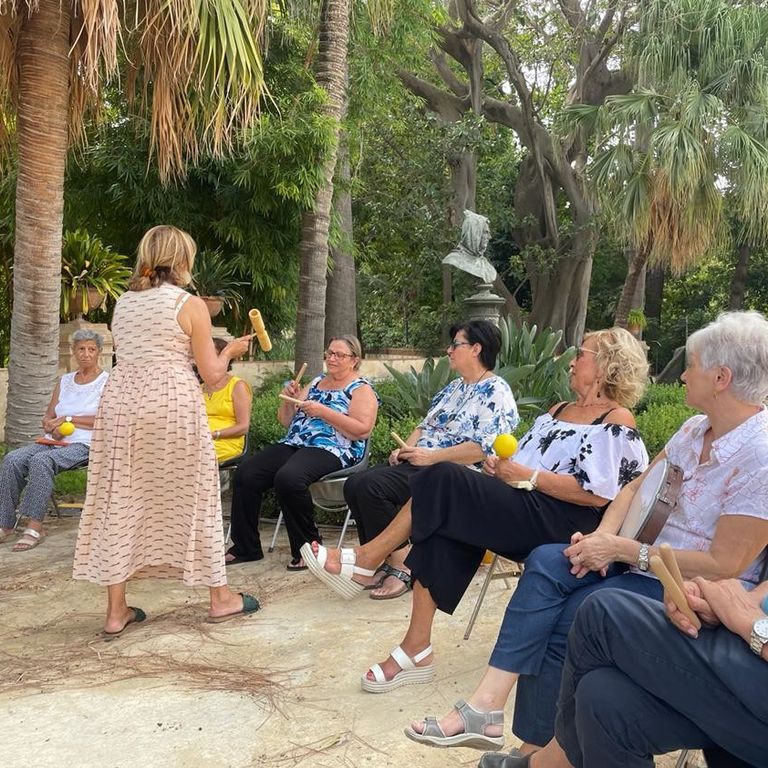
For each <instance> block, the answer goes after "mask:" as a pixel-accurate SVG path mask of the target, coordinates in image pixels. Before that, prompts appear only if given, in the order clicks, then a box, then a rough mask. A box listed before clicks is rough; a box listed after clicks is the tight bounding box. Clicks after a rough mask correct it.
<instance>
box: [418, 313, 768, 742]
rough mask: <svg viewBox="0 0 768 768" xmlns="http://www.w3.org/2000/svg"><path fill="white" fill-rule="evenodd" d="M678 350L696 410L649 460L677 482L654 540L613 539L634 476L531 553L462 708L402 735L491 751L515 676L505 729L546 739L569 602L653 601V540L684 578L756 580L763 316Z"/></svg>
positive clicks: (723, 322)
mask: <svg viewBox="0 0 768 768" xmlns="http://www.w3.org/2000/svg"><path fill="white" fill-rule="evenodd" d="M687 358H688V366H687V368H686V371H685V373H684V374H683V377H682V379H683V381H684V383H685V385H686V399H687V402H688V403H689V405H691V406H693V407H695V408H697V409H698V410H700V411H702V412H703V414H704V415H700V416H694V417H692V418H691V419H689V420H688V421H687V422H686V423H685V424H684V425H683V426H682V427H681V428H680V430H679V431H678V432H677V433H676V434H675V435H674V436H673V437H672V439H671V440H670V441H669V443H668V444H667V446H666V448H665V449H664V451H662V453H661V454H660V456H659V457H657V461H658V460H659V458H662V457H666V458H667V459H669V461H670V462H671V463H673V464H676V465H677V466H679V467H680V468H681V469H682V470H683V474H684V480H683V485H682V489H681V493H680V497H679V499H678V504H677V507H676V508H675V510H674V511H673V512H672V514H671V515H670V517H669V519H668V520H667V523H666V525H665V526H664V528H663V529H662V531H661V533H660V534H659V536H658V538H657V540H656V542H655V544H654V548H649V547H648V546H647V545H641V544H640V543H639V542H637V541H634V540H632V539H626V538H623V537H620V536H617V535H616V532H617V531H618V530H619V528H620V527H621V523H622V521H623V519H624V516H625V514H626V511H627V509H628V507H629V504H630V501H631V499H632V497H633V496H634V494H635V492H636V491H637V488H638V487H639V485H640V483H641V482H642V477H641V478H637V479H636V480H634V481H633V482H631V483H630V484H629V485H627V486H626V487H625V488H624V489H623V490H622V491H621V493H620V494H619V495H618V496H617V497H616V500H615V501H614V502H613V504H611V506H610V507H609V508H608V510H607V511H606V513H605V515H604V516H603V520H602V522H601V523H600V525H599V527H598V529H597V530H596V531H595V532H594V533H592V534H589V535H586V536H583V535H582V534H580V533H576V534H574V536H573V537H572V539H571V545H570V546H566V545H563V544H554V545H545V546H542V547H539V548H537V549H536V550H534V551H533V552H532V553H531V555H530V556H529V558H528V559H527V561H526V567H525V573H524V575H523V577H522V579H521V580H520V583H519V585H518V587H517V589H516V590H515V593H514V594H513V596H512V599H511V600H510V602H509V605H508V607H507V611H506V614H505V616H504V621H503V623H502V626H501V630H500V632H499V638H498V640H497V642H496V647H495V648H494V651H493V654H492V655H491V659H490V666H489V667H488V669H487V671H486V673H485V676H484V677H483V680H482V681H481V683H480V686H479V687H478V688H477V689H476V691H475V692H474V693H473V694H472V696H470V697H469V698H468V700H467V702H468V707H469V710H467V709H466V707H462V708H461V709H463V712H460V711H458V710H457V709H454V710H453V711H452V712H451V713H449V714H448V715H447V716H446V717H444V718H443V719H442V720H440V721H437V722H435V721H431V722H430V723H429V724H426V723H425V722H415V723H413V724H412V725H411V728H410V729H407V730H406V734H407V735H408V736H409V737H410V738H412V739H414V740H416V741H420V742H423V743H427V744H430V745H434V746H473V747H477V748H487V749H493V748H497V749H498V748H499V746H501V743H503V739H501V738H500V737H501V736H502V733H503V709H504V705H505V703H506V701H507V698H508V697H509V694H510V693H511V691H512V688H513V687H514V686H515V684H516V683H517V682H518V679H519V681H520V684H519V686H518V691H517V695H516V697H515V719H514V723H513V730H514V732H515V734H516V735H517V736H518V737H519V738H521V739H523V741H524V742H526V743H527V745H543V744H546V743H547V742H548V741H549V740H550V739H551V737H552V733H553V725H554V719H555V707H556V701H557V694H558V690H559V688H560V678H561V674H562V665H563V659H564V658H565V648H566V639H567V635H568V631H569V629H570V627H571V624H572V622H573V618H574V616H575V614H576V610H577V609H578V607H579V606H580V605H581V603H582V602H583V601H584V599H585V598H586V597H587V596H588V595H589V594H591V593H592V592H594V591H595V590H598V589H602V588H605V587H614V588H618V589H623V590H627V591H630V592H635V593H637V594H641V595H645V596H647V597H651V598H653V599H656V600H660V599H661V597H662V587H661V585H660V584H659V582H658V581H657V580H656V578H655V577H654V576H652V575H651V574H650V573H648V572H647V568H648V559H649V557H650V555H651V554H653V552H654V551H655V548H656V546H658V545H659V544H662V543H668V544H669V545H670V546H671V547H672V548H673V549H674V550H675V553H676V555H677V559H678V562H679V564H680V568H681V570H682V572H683V575H684V576H686V577H688V578H690V577H692V576H697V575H698V576H704V577H706V578H710V579H722V578H730V577H734V576H740V578H742V579H743V580H745V581H747V582H752V583H756V581H757V580H758V578H759V573H760V570H761V565H762V561H763V559H764V556H763V554H762V552H763V550H764V549H765V548H766V546H768V510H767V509H766V508H765V504H764V499H765V496H766V493H768V480H767V479H766V478H768V412H767V411H766V410H765V408H764V406H763V405H762V403H763V401H764V400H765V398H766V396H768V321H767V320H766V319H765V318H764V317H763V316H762V315H760V314H758V313H757V312H730V313H726V314H724V315H721V316H720V317H719V318H718V320H717V321H715V322H714V323H712V324H711V325H709V326H707V327H706V328H703V329H701V330H699V331H697V332H696V333H694V334H693V335H692V336H691V337H690V338H689V339H688V344H687ZM468 711H469V715H467V712H468Z"/></svg>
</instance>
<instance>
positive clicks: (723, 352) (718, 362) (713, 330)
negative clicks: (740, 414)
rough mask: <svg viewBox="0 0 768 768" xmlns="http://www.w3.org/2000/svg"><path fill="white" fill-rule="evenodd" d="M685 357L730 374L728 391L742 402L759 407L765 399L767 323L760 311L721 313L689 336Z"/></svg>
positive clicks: (766, 391)
mask: <svg viewBox="0 0 768 768" xmlns="http://www.w3.org/2000/svg"><path fill="white" fill-rule="evenodd" d="M685 351H686V353H687V354H689V355H690V354H694V355H696V357H698V358H699V362H700V363H701V367H702V368H703V369H704V370H705V371H708V370H711V369H712V368H717V367H719V366H723V367H725V368H728V369H729V370H730V371H731V377H732V378H731V391H732V392H733V394H734V396H735V397H736V398H738V399H739V400H741V401H742V402H745V403H749V404H751V405H761V404H762V403H763V401H764V400H765V399H766V397H768V320H766V318H765V317H764V316H763V315H761V314H760V313H759V312H723V313H722V314H721V315H718V317H717V320H715V321H714V322H712V323H710V324H709V325H706V326H704V327H703V328H700V329H699V330H698V331H696V332H695V333H692V334H691V335H690V337H689V338H688V341H687V342H686V344H685Z"/></svg>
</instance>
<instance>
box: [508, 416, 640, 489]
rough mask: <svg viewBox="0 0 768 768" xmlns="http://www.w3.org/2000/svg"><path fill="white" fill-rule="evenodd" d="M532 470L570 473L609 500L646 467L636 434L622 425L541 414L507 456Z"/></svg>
mask: <svg viewBox="0 0 768 768" xmlns="http://www.w3.org/2000/svg"><path fill="white" fill-rule="evenodd" d="M512 459H513V461H516V462H519V463H520V464H523V465H524V466H526V467H530V468H531V469H542V470H546V471H548V472H556V473H557V474H561V475H572V476H573V477H575V478H576V480H577V482H578V483H579V485H580V486H581V487H582V488H583V489H584V490H585V491H590V492H592V493H594V494H595V495H596V496H601V497H602V498H604V499H613V498H615V497H616V495H617V494H618V492H619V491H620V490H621V489H622V488H623V487H624V486H625V485H626V484H627V483H628V482H630V481H631V480H634V479H635V478H636V477H637V476H638V475H640V474H641V473H642V472H643V471H644V470H645V468H646V467H647V466H648V452H647V451H646V450H645V445H643V441H642V440H641V439H640V433H639V432H638V431H637V430H636V429H632V428H631V427H625V426H623V425H621V424H572V423H571V422H569V421H560V419H556V418H555V417H554V416H552V414H550V413H544V414H542V415H541V416H539V418H538V419H536V421H534V422H533V426H532V427H531V428H530V430H528V432H526V433H525V435H523V437H522V439H521V440H520V444H519V446H518V449H517V453H516V454H515V455H514V456H513V457H512Z"/></svg>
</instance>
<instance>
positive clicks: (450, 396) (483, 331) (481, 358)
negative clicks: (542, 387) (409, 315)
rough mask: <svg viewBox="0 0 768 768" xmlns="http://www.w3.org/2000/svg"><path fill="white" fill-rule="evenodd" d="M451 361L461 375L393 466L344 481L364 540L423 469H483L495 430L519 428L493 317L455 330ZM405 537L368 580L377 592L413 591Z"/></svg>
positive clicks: (388, 518) (378, 595) (377, 595)
mask: <svg viewBox="0 0 768 768" xmlns="http://www.w3.org/2000/svg"><path fill="white" fill-rule="evenodd" d="M451 339H453V341H451V343H450V344H449V345H448V360H449V363H450V366H451V369H452V370H454V371H456V372H457V373H458V374H459V377H458V378H456V379H454V380H453V381H451V382H450V383H449V384H448V386H447V387H445V388H444V389H442V390H441V391H440V392H438V393H437V395H436V396H435V397H434V399H433V400H432V404H431V405H430V408H429V412H428V413H427V415H426V417H425V418H424V420H423V421H422V422H421V423H420V424H419V425H418V426H417V427H416V429H414V430H413V432H411V434H410V435H409V436H408V438H407V439H406V441H405V442H406V444H407V446H408V447H407V448H398V449H396V450H394V451H392V454H391V455H390V457H389V464H383V465H381V466H378V467H373V468H372V469H369V470H368V471H367V472H361V473H360V474H359V475H353V476H352V477H350V478H348V479H347V481H346V483H345V484H344V497H345V499H346V500H347V503H348V504H349V508H350V509H351V510H352V514H353V516H354V518H355V522H356V524H357V533H358V536H359V538H360V543H361V544H366V543H367V542H369V541H371V540H372V539H375V538H376V537H377V536H378V535H379V534H380V533H381V532H382V531H383V530H384V529H385V528H386V527H387V525H389V523H391V522H392V520H393V519H394V517H395V515H396V514H397V512H398V511H399V510H400V508H401V507H402V505H403V504H405V503H406V502H407V501H408V499H409V498H410V496H411V484H410V481H411V478H412V477H413V476H414V475H416V474H418V473H420V472H421V471H422V470H423V469H424V468H425V467H427V466H430V465H432V464H438V463H439V462H443V461H450V462H453V463H454V464H463V465H467V466H474V467H476V468H477V469H480V467H481V466H482V461H483V459H484V458H485V457H486V456H487V455H490V454H491V453H492V452H493V448H492V446H493V441H494V438H495V437H496V435H499V434H502V433H504V432H513V431H514V429H515V427H516V426H517V422H518V415H517V405H516V404H515V398H514V397H513V396H512V390H511V389H510V388H509V384H507V382H506V381H504V379H502V378H501V377H500V376H496V375H495V374H494V373H493V369H494V367H495V366H496V355H497V354H498V352H499V348H500V346H501V333H500V332H499V329H498V328H497V327H496V326H495V325H493V324H492V323H489V322H488V321H487V320H472V321H470V322H468V323H462V324H460V325H455V326H453V327H452V328H451ZM408 551H409V548H408V541H407V539H406V540H405V541H403V542H400V543H399V544H398V546H397V547H396V548H395V549H394V551H393V552H391V553H390V554H389V556H388V557H387V559H386V560H385V561H384V563H383V564H382V565H381V566H380V567H379V570H378V571H377V573H376V575H375V576H373V577H371V578H370V579H368V580H367V581H368V582H369V583H368V586H369V587H371V588H373V591H372V592H371V598H373V599H374V600H387V599H391V598H394V597H399V596H400V595H402V594H403V593H404V592H406V591H407V590H408V586H409V585H410V572H409V571H408V567H407V566H406V565H405V558H406V555H407V554H408Z"/></svg>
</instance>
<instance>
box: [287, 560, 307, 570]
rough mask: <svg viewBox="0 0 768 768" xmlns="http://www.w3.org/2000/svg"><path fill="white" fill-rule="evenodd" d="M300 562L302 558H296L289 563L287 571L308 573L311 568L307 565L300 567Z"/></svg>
mask: <svg viewBox="0 0 768 768" xmlns="http://www.w3.org/2000/svg"><path fill="white" fill-rule="evenodd" d="M300 562H301V558H300V557H295V558H294V559H293V560H291V562H290V563H288V565H286V566H285V570H286V571H306V570H307V569H308V568H309V566H308V565H306V564H305V565H299V563H300Z"/></svg>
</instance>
